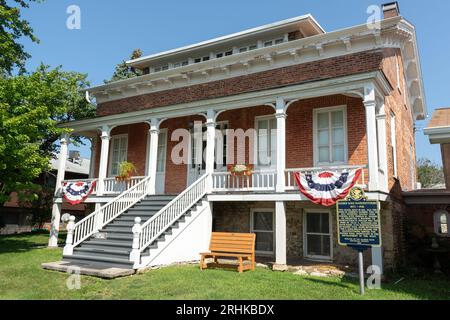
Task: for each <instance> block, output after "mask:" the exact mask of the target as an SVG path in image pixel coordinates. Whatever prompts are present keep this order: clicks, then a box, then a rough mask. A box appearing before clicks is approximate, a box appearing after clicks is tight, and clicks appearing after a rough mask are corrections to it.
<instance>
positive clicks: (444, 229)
mask: <svg viewBox="0 0 450 320" xmlns="http://www.w3.org/2000/svg"><path fill="white" fill-rule="evenodd" d="M449 226H450V214H449V213H448V212H447V211H445V210H441V211H437V212H435V213H434V232H436V234H437V235H439V236H443V237H450V233H449Z"/></svg>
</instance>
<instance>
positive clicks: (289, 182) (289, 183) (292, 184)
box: [286, 166, 367, 191]
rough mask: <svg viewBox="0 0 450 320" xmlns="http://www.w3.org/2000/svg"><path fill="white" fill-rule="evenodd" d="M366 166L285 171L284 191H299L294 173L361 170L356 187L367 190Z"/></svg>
mask: <svg viewBox="0 0 450 320" xmlns="http://www.w3.org/2000/svg"><path fill="white" fill-rule="evenodd" d="M366 168H367V166H335V167H316V168H300V169H287V170H286V191H293V190H299V188H298V185H297V182H296V180H295V173H296V172H300V173H303V174H304V173H315V172H323V171H331V172H336V171H337V172H343V171H345V170H356V169H363V170H362V174H361V177H360V178H359V180H358V183H357V186H359V187H361V188H364V189H365V188H367V184H366V173H365V170H366Z"/></svg>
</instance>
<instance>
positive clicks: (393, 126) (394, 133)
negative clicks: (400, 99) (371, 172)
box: [391, 113, 397, 178]
mask: <svg viewBox="0 0 450 320" xmlns="http://www.w3.org/2000/svg"><path fill="white" fill-rule="evenodd" d="M395 120H396V119H395V114H394V113H391V153H392V172H393V175H394V177H395V178H397V129H396V123H395Z"/></svg>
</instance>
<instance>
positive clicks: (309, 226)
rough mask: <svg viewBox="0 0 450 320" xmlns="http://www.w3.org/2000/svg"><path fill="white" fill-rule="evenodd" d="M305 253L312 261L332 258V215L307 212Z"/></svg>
mask: <svg viewBox="0 0 450 320" xmlns="http://www.w3.org/2000/svg"><path fill="white" fill-rule="evenodd" d="M304 244H305V248H304V252H305V256H306V257H309V258H312V259H331V258H332V237H331V214H330V213H329V212H326V211H325V212H323V211H307V212H306V213H305V215H304Z"/></svg>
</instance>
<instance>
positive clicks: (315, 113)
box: [313, 105, 348, 167]
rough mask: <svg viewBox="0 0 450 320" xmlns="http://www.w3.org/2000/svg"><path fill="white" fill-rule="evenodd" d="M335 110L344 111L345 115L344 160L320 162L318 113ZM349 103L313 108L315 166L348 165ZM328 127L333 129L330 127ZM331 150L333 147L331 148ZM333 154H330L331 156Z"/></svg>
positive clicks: (329, 112) (330, 142)
mask: <svg viewBox="0 0 450 320" xmlns="http://www.w3.org/2000/svg"><path fill="white" fill-rule="evenodd" d="M335 111H343V117H344V119H343V120H344V161H343V162H337V161H336V162H319V142H318V134H317V131H318V127H317V121H318V114H319V113H328V114H331V112H335ZM347 121H348V120H347V105H339V106H333V107H325V108H314V109H313V159H314V166H315V167H323V166H336V165H337V166H339V165H347V164H348V125H347ZM329 122H331V117H330V119H329ZM328 129H331V128H330V127H329V128H328ZM331 135H332V132H331V130H330V132H329V137H330V141H329V145H330V146H331V144H332V141H331V140H332V139H331ZM330 152H331V149H330ZM331 155H332V154H330V156H331Z"/></svg>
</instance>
